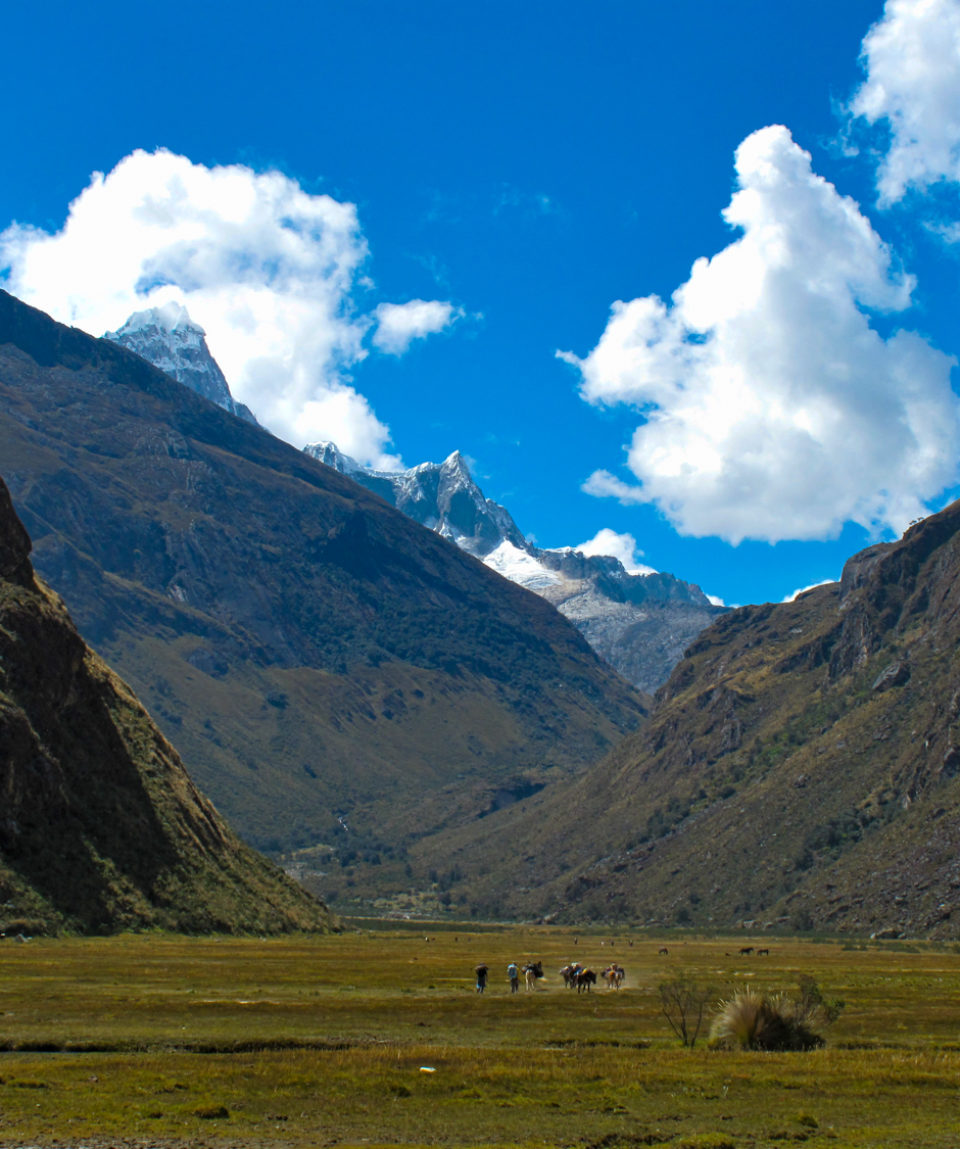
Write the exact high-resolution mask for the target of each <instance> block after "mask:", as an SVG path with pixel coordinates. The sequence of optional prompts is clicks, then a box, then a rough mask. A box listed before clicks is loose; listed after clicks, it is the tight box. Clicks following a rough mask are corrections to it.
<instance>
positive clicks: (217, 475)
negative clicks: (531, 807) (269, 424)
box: [0, 292, 644, 894]
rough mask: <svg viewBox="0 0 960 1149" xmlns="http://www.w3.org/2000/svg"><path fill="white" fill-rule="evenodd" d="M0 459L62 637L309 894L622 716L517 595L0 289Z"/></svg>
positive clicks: (619, 730)
mask: <svg viewBox="0 0 960 1149" xmlns="http://www.w3.org/2000/svg"><path fill="white" fill-rule="evenodd" d="M0 458H2V460H3V466H4V472H5V475H6V477H7V480H8V482H9V485H10V489H11V492H12V495H13V498H14V503H15V505H16V507H17V509H18V512H19V513H20V514H21V516H22V517H23V520H24V522H25V523H26V525H27V527H28V529H29V530H30V533H31V535H32V537H33V539H34V547H35V560H34V561H35V563H36V566H37V569H38V571H39V572H40V573H41V574H42V576H43V577H44V578H45V579H46V580H47V581H48V582H49V583H50V584H51V585H52V586H53V587H54V588H55V589H56V590H57V591H58V592H59V593H61V594H62V595H63V596H64V598H65V600H66V601H67V603H68V605H69V608H70V610H71V613H72V614H73V616H74V618H75V619H76V621H77V625H78V627H79V629H80V631H81V633H82V634H83V635H84V637H85V638H86V639H87V640H88V641H89V642H90V643H91V644H92V645H93V646H94V647H95V648H96V649H97V651H98V652H99V653H101V654H102V655H104V656H105V657H106V658H107V659H108V661H109V662H110V663H111V665H113V666H115V667H116V668H117V669H118V671H119V672H120V673H122V674H123V675H124V677H125V678H126V679H127V680H128V681H129V682H130V683H131V685H132V687H133V688H134V690H135V691H136V693H137V695H138V696H139V697H140V698H142V699H143V701H144V703H145V704H146V705H147V706H148V708H149V710H150V711H151V713H152V714H153V715H154V717H155V719H156V721H157V722H158V724H159V725H160V726H161V728H162V729H163V731H164V733H165V734H166V735H167V736H168V737H169V738H170V739H171V740H172V741H173V742H174V744H175V745H176V746H177V748H178V750H179V751H180V752H181V753H182V754H183V755H184V758H185V759H186V760H187V761H188V762H189V763H190V768H191V771H192V773H193V775H194V777H195V778H196V779H197V782H198V784H199V785H200V786H201V787H202V788H203V790H204V791H205V792H206V793H208V794H209V795H210V796H211V797H212V799H213V800H214V801H215V803H216V804H217V807H218V808H219V809H220V810H221V811H222V812H223V813H224V814H225V815H226V816H227V817H228V819H229V820H230V821H231V822H232V823H233V824H234V825H235V826H236V828H237V829H238V830H239V831H240V833H241V834H242V835H243V836H244V837H245V838H246V839H247V840H248V841H250V842H252V843H253V844H255V845H257V846H260V847H263V848H267V849H270V850H289V849H294V848H309V849H319V850H321V851H325V853H324V855H323V856H324V857H329V858H331V859H332V864H331V865H329V866H327V865H325V866H324V867H322V868H323V869H324V870H326V871H327V872H326V873H325V874H324V875H323V877H322V878H321V881H322V883H324V884H323V885H322V887H321V888H322V890H323V891H324V892H325V893H331V894H335V893H337V892H338V891H340V890H343V891H344V892H346V890H347V889H348V888H351V889H357V890H360V889H365V890H371V891H383V890H387V889H390V890H396V889H398V888H404V887H405V886H406V885H408V884H409V877H408V875H407V872H406V867H407V865H408V858H407V852H408V849H409V848H410V846H411V845H412V844H413V843H415V842H424V843H425V844H424V846H423V848H424V850H426V851H427V852H428V853H429V849H430V847H429V841H430V840H432V838H433V837H435V836H436V834H437V833H438V832H440V831H442V830H443V829H445V828H449V827H452V826H462V825H465V824H469V823H470V822H472V821H476V820H477V819H478V818H480V817H481V816H482V815H484V814H485V813H486V812H487V811H488V810H490V809H491V808H494V807H496V806H497V805H500V804H503V803H504V802H506V801H509V800H510V798H511V796H516V795H520V794H523V793H529V792H531V791H533V790H536V789H538V788H539V787H541V786H542V785H544V784H545V783H546V782H547V781H549V779H550V778H552V777H554V776H556V775H564V776H568V777H569V776H574V775H576V774H577V773H578V772H580V771H581V770H583V769H584V768H585V767H586V766H588V765H589V764H592V763H593V762H595V761H596V760H597V759H598V758H600V757H601V756H602V755H603V754H604V753H605V752H606V751H607V750H609V749H610V747H611V746H613V745H614V744H615V743H616V742H618V741H619V740H620V738H621V737H622V736H623V735H624V734H625V733H627V732H629V731H630V730H632V729H635V728H636V726H637V725H638V723H639V722H640V720H641V718H642V716H643V713H644V699H643V696H641V695H639V694H638V693H637V692H636V691H634V690H633V689H632V688H631V687H630V686H629V685H628V684H627V683H625V682H624V681H623V680H622V679H620V678H619V677H618V676H617V675H616V674H615V673H614V672H613V671H611V670H610V668H609V667H607V666H606V665H605V664H603V663H602V662H601V661H600V660H599V659H598V658H597V657H596V655H594V653H593V652H592V651H591V650H590V648H589V646H588V645H587V643H586V642H585V640H584V639H583V638H582V637H581V636H580V634H579V633H578V632H577V631H576V630H575V629H574V627H573V626H572V625H571V624H569V623H568V622H567V621H566V620H565V619H563V618H562V617H561V616H560V615H559V614H558V613H557V612H556V611H555V610H554V609H553V608H552V607H550V606H549V605H548V604H546V603H544V602H543V601H542V600H540V599H538V598H537V597H536V596H534V595H532V594H530V593H528V592H526V591H524V590H522V589H521V588H520V587H517V586H515V585H513V584H511V583H509V582H507V581H506V580H504V579H501V578H500V577H499V576H498V575H496V574H494V573H493V572H492V571H490V570H488V569H487V568H486V567H484V566H483V564H481V563H480V562H478V561H476V560H475V559H473V558H471V557H470V556H468V555H466V554H464V553H463V552H461V551H459V550H458V549H457V548H456V547H454V546H453V545H452V544H449V543H447V542H446V541H445V540H443V539H441V538H439V537H438V536H436V535H435V534H433V533H432V532H430V531H428V530H426V529H424V528H422V527H420V526H419V525H417V524H415V523H413V522H411V521H410V520H409V519H407V518H405V517H404V516H403V515H401V514H400V513H399V512H397V511H395V510H394V509H392V508H390V507H388V506H387V505H386V504H385V503H383V502H382V501H381V500H380V499H379V498H377V497H376V496H375V495H373V494H371V493H370V492H368V491H366V490H364V489H363V488H361V487H359V486H357V485H356V484H355V483H353V482H352V481H351V480H349V479H347V478H345V477H344V476H342V475H339V474H337V473H336V472H335V471H333V470H331V469H330V468H328V467H325V466H324V465H323V464H321V463H319V462H317V461H316V460H314V459H311V458H309V457H307V456H306V455H304V454H303V452H301V451H298V450H295V449H294V448H292V447H290V446H288V445H287V444H285V443H282V442H280V441H279V440H277V439H275V438H273V437H272V436H271V435H269V434H268V433H266V432H265V431H263V430H262V429H260V428H258V427H254V426H251V425H250V424H247V423H244V422H242V421H241V420H239V419H236V418H234V417H233V416H230V415H228V414H227V413H226V412H224V411H221V410H220V409H219V408H217V407H214V406H213V405H211V404H209V403H207V402H206V401H204V400H202V399H200V398H199V397H198V396H196V395H194V394H193V393H192V392H190V391H188V390H187V389H186V388H185V387H183V386H181V385H180V384H178V383H176V382H174V381H173V380H172V379H170V378H168V377H167V376H166V375H164V374H163V373H161V372H159V371H157V370H156V369H154V368H152V367H150V366H149V365H148V364H147V363H145V362H144V361H143V360H141V359H139V358H138V357H137V356H135V355H133V354H131V353H130V352H127V351H125V350H123V349H122V348H120V347H117V346H115V345H114V344H111V343H108V342H105V341H102V340H95V339H91V338H89V337H88V336H86V335H84V334H82V333H81V332H78V331H75V330H71V329H69V328H65V327H62V326H60V325H58V324H56V323H54V322H53V321H52V320H50V319H49V318H48V317H47V316H44V315H42V313H40V312H36V311H34V310H32V309H30V308H27V307H25V306H24V305H23V304H20V303H19V302H18V301H16V300H15V299H13V298H12V297H10V296H9V295H5V294H3V293H2V292H0ZM344 827H347V828H346V829H345V828H344ZM438 857H439V855H438ZM348 883H351V885H350V886H349V887H348Z"/></svg>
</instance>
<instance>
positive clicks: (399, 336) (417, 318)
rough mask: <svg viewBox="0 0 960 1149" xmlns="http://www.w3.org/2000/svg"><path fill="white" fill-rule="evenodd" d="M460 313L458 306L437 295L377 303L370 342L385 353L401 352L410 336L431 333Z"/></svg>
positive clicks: (441, 327) (447, 323) (443, 326)
mask: <svg viewBox="0 0 960 1149" xmlns="http://www.w3.org/2000/svg"><path fill="white" fill-rule="evenodd" d="M462 316H463V311H462V310H461V309H460V308H458V307H454V305H453V304H452V303H443V302H441V301H440V300H437V299H411V300H410V302H409V303H381V304H380V305H379V306H378V307H377V310H376V320H377V329H376V331H375V332H374V335H373V345H374V346H375V347H378V348H379V349H380V350H381V351H385V352H386V353H387V354H388V355H402V354H403V353H404V352H405V351H406V350H407V348H408V347H409V346H410V344H411V343H412V342H413V340H414V339H423V338H425V337H426V336H427V335H435V334H437V333H438V332H440V331H443V330H444V329H445V328H447V327H450V326H451V325H452V324H453V323H455V322H456V321H457V320H458V319H460V318H461V317H462Z"/></svg>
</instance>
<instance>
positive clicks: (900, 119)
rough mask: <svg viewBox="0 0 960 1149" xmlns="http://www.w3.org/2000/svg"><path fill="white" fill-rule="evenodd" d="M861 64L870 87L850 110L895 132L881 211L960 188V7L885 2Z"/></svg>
mask: <svg viewBox="0 0 960 1149" xmlns="http://www.w3.org/2000/svg"><path fill="white" fill-rule="evenodd" d="M861 59H862V63H863V66H864V69H865V72H866V79H865V80H864V83H863V84H862V85H861V87H860V88H859V90H858V91H857V93H856V95H855V96H854V98H853V101H852V103H851V107H850V110H851V112H852V113H853V115H854V116H858V117H859V116H862V117H863V118H864V119H865V120H866V121H867V122H868V123H870V124H877V123H882V124H884V126H886V127H887V128H888V129H889V132H890V138H889V146H888V147H887V148H886V150H885V152H884V154H883V156H882V158H881V162H880V167H879V171H878V175H877V184H878V189H879V192H880V200H881V203H886V204H889V203H892V202H895V201H897V200H899V199H902V198H903V196H904V195H905V194H906V192H907V190H908V189H909V188H915V189H918V190H921V191H922V190H924V189H926V188H928V187H930V186H931V185H932V184H935V183H937V182H939V181H940V180H947V181H950V182H954V183H955V182H957V181H960V3H958V0H887V4H886V6H885V8H884V12H883V17H882V19H880V20H879V21H878V22H877V23H876V24H874V26H873V27H872V28H871V29H870V31H869V32H868V33H867V35H866V36H865V37H864V41H863V48H862V54H861Z"/></svg>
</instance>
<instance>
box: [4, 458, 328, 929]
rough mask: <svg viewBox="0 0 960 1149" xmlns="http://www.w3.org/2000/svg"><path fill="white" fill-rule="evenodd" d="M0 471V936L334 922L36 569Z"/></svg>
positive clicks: (296, 926) (321, 926) (322, 925)
mask: <svg viewBox="0 0 960 1149" xmlns="http://www.w3.org/2000/svg"><path fill="white" fill-rule="evenodd" d="M29 552H30V540H29V538H28V536H27V534H26V531H25V530H24V529H23V527H22V525H21V524H20V522H19V520H18V519H17V517H16V515H15V514H14V511H13V507H12V505H11V503H10V496H9V494H8V492H7V488H6V486H5V485H4V484H3V482H2V480H0V795H2V805H0V931H4V932H7V933H12V932H14V931H27V932H30V933H34V932H40V931H42V932H50V931H54V930H58V929H61V928H64V927H66V928H69V929H72V930H82V931H94V932H108V931H113V930H118V929H129V928H139V927H144V926H163V927H166V928H168V929H176V930H186V931H191V932H193V931H205V930H217V931H225V932H245V931H254V930H255V931H257V932H258V933H261V932H264V931H269V932H276V931H279V930H290V929H328V928H329V927H330V924H331V918H330V915H329V913H328V912H327V910H326V909H325V907H324V906H322V905H321V904H320V903H319V902H316V901H314V899H313V898H311V897H310V896H309V895H307V894H306V893H305V892H304V890H302V889H301V888H300V887H299V886H297V885H296V884H295V883H294V882H292V881H291V880H290V879H289V878H287V877H286V875H284V874H283V872H282V871H281V870H279V869H277V868H276V867H275V866H273V865H272V864H271V863H268V862H267V861H266V859H265V858H263V857H261V856H260V855H258V854H255V853H254V852H253V851H252V850H251V849H249V847H247V846H244V845H243V844H242V843H241V842H240V841H239V840H238V839H237V838H236V836H235V835H234V834H233V833H232V832H231V831H230V830H229V829H228V828H227V827H226V825H225V824H224V823H223V822H222V821H221V819H220V817H219V816H218V814H217V813H216V811H215V810H214V809H213V807H212V806H211V805H210V803H209V802H208V801H207V800H206V799H205V798H204V797H203V796H202V795H201V794H200V793H199V792H198V791H197V789H196V788H195V787H194V785H193V783H192V782H191V781H190V779H189V777H188V776H187V773H186V771H185V770H184V768H183V764H182V763H181V761H180V759H179V758H178V756H177V754H176V751H175V750H174V749H173V747H172V746H170V744H169V743H168V742H167V741H166V740H165V739H164V738H163V736H162V735H161V734H160V732H159V730H157V728H156V727H155V726H154V725H153V723H152V722H151V720H150V718H149V716H148V715H147V714H146V712H145V711H144V710H143V708H142V707H141V706H140V704H139V703H138V702H137V700H136V698H134V696H133V695H132V694H131V693H130V691H129V689H128V688H127V687H126V686H125V685H124V684H123V683H122V682H121V681H120V679H119V678H117V677H116V676H115V675H114V674H113V673H112V672H111V671H110V670H109V669H108V668H107V667H106V665H105V664H104V663H103V662H102V661H101V660H100V659H99V658H98V657H97V656H96V655H95V654H93V652H92V651H90V650H89V648H87V647H86V646H85V645H84V643H83V641H82V640H81V638H80V636H79V635H78V634H77V632H76V630H75V628H74V626H73V624H72V622H71V621H70V618H69V616H68V615H67V612H66V610H65V609H64V606H63V604H62V602H61V601H60V600H59V598H58V597H57V596H56V595H54V594H53V593H52V592H51V591H50V590H49V589H48V588H47V587H46V586H44V584H43V583H42V582H40V581H38V580H37V579H36V578H35V577H34V573H33V570H32V568H31V565H30V561H29V558H28V555H29Z"/></svg>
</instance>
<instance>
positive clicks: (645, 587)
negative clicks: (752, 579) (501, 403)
mask: <svg viewBox="0 0 960 1149" xmlns="http://www.w3.org/2000/svg"><path fill="white" fill-rule="evenodd" d="M304 450H305V451H306V453H307V454H308V455H311V456H312V457H313V458H315V459H319V460H320V462H322V463H326V464H327V466H329V467H333V468H334V470H337V471H340V472H341V473H343V474H346V475H349V476H350V477H351V478H352V479H355V480H356V481H357V482H358V483H360V484H362V485H363V486H365V487H367V488H368V489H369V490H372V491H375V492H376V493H377V494H378V495H380V496H381V498H383V499H386V501H387V502H388V503H390V504H391V505H392V506H395V507H396V508H397V509H398V510H400V511H403V513H404V514H406V515H408V516H409V517H410V518H412V519H415V520H416V521H417V522H418V523H421V524H422V525H423V526H425V527H429V528H430V530H433V531H436V532H437V533H438V534H441V535H443V536H444V538H448V539H450V540H451V541H452V542H455V543H456V544H457V546H459V547H460V548H462V549H463V550H465V551H467V552H468V553H470V554H472V555H475V556H476V557H477V558H479V559H482V560H483V562H484V563H485V564H486V565H487V566H488V567H490V568H491V569H492V570H495V571H497V573H498V574H501V575H503V576H504V578H508V579H510V581H511V582H515V583H517V584H519V585H520V586H524V587H526V588H527V589H528V590H531V591H533V592H534V593H536V594H538V595H540V596H541V597H542V598H545V599H546V600H547V601H548V602H550V603H552V604H553V605H554V606H555V607H556V608H557V609H558V610H559V611H560V613H561V614H563V615H565V616H566V617H567V618H568V619H570V621H571V622H572V623H573V624H574V625H575V626H576V627H577V628H578V629H579V630H580V631H581V633H582V634H583V635H584V637H585V638H586V639H587V641H588V642H589V643H590V645H591V646H592V647H593V649H594V650H596V651H597V653H598V654H599V655H600V656H601V657H602V658H604V659H606V661H607V662H609V663H610V665H611V666H613V667H614V668H615V669H616V670H618V671H619V672H620V673H621V674H622V675H623V676H624V677H625V678H626V679H627V680H628V681H630V682H632V683H633V684H634V686H637V687H639V689H641V690H646V691H649V692H652V691H654V690H656V688H657V687H658V686H660V685H661V684H662V683H663V682H664V681H665V680H666V678H667V677H668V675H669V674H670V671H671V670H672V669H673V667H674V666H675V665H676V663H677V662H678V661H679V659H680V658H681V657H682V655H683V652H684V650H685V649H686V647H687V646H688V645H689V644H690V643H691V642H692V641H693V640H694V639H695V638H696V636H697V635H698V634H699V633H700V632H701V631H702V630H703V628H704V627H706V626H709V625H710V623H711V622H713V620H714V619H715V618H716V617H717V615H718V614H721V613H723V610H724V608H723V607H717V606H714V605H713V604H712V603H711V602H710V600H709V599H708V598H707V596H706V595H705V594H704V593H703V592H702V591H701V590H700V588H699V587H698V586H695V585H694V584H692V583H688V582H684V581H683V580H682V579H678V578H675V577H674V576H673V575H670V574H663V573H661V572H659V571H654V570H651V569H649V568H645V569H643V570H639V571H628V570H627V569H626V568H625V567H624V565H623V563H622V562H621V561H620V560H619V559H617V558H614V557H613V556H610V555H585V554H583V553H582V552H580V551H578V550H576V549H574V548H573V547H562V548H559V549H555V550H551V549H545V548H541V547H536V546H534V545H533V544H532V543H530V542H529V541H528V540H527V539H526V538H524V536H523V533H522V532H521V531H520V529H519V527H518V526H517V524H516V523H515V522H514V520H513V518H512V516H511V515H510V512H509V511H508V510H507V509H506V508H505V507H502V506H501V505H500V504H499V503H496V502H494V501H493V500H492V499H488V498H486V497H485V496H484V494H483V492H482V491H481V489H480V487H479V486H478V485H477V484H476V482H475V481H474V479H473V476H472V475H471V474H470V469H469V467H468V466H467V463H466V460H465V459H464V458H463V456H462V455H461V454H460V452H459V451H454V452H453V454H452V455H450V456H448V458H446V459H445V460H444V461H443V462H442V463H421V464H420V465H419V466H416V467H411V468H410V469H409V470H406V471H375V470H371V469H369V468H366V467H364V466H362V465H361V464H360V463H358V462H357V461H356V460H355V459H352V458H351V457H350V456H349V455H345V454H344V453H343V452H342V451H340V450H339V449H338V448H337V446H336V444H334V443H330V442H321V443H312V444H310V445H308V446H307V447H305V448H304Z"/></svg>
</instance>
